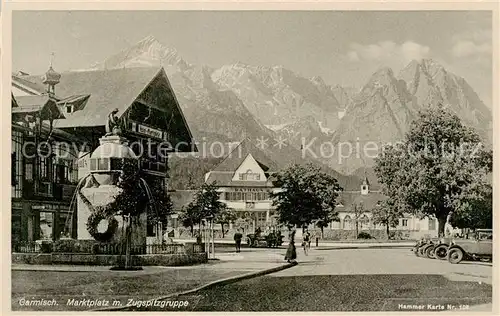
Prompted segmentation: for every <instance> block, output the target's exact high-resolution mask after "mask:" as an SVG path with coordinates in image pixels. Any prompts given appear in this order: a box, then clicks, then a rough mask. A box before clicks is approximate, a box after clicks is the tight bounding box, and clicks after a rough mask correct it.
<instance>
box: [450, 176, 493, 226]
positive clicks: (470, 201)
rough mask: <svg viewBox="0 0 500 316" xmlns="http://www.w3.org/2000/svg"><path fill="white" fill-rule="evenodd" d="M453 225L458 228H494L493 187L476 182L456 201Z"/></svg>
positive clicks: (452, 217)
mask: <svg viewBox="0 0 500 316" xmlns="http://www.w3.org/2000/svg"><path fill="white" fill-rule="evenodd" d="M454 205H455V211H454V212H453V214H452V216H451V224H452V225H453V226H454V227H458V228H472V229H476V228H490V229H491V228H493V208H492V205H493V187H492V185H491V184H489V183H484V182H482V181H474V182H472V183H470V184H469V185H468V186H467V187H466V188H465V189H464V190H463V191H462V192H461V196H459V197H456V199H455V200H454Z"/></svg>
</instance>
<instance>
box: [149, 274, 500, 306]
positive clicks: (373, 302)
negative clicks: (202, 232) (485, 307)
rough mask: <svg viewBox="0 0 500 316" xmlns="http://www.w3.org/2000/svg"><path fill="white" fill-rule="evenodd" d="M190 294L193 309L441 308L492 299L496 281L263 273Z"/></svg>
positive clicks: (396, 276)
mask: <svg viewBox="0 0 500 316" xmlns="http://www.w3.org/2000/svg"><path fill="white" fill-rule="evenodd" d="M191 298H192V299H193V300H192V302H193V303H194V304H190V306H189V307H188V308H187V310H194V311H401V310H409V311H412V310H413V311H414V310H425V311H436V310H447V309H448V310H449V309H452V308H456V309H460V308H462V309H467V306H471V307H472V306H473V305H478V304H485V303H491V301H492V287H491V285H487V284H479V283H477V282H459V281H450V280H448V279H447V278H445V277H444V276H442V275H324V276H297V277H293V276H292V277H270V276H263V277H258V278H254V279H250V280H245V281H242V282H237V283H233V284H228V285H223V286H215V287H213V288H210V289H206V290H202V291H199V292H197V293H195V294H194V295H193V296H191ZM178 299H180V300H187V301H189V300H190V297H189V296H186V297H179V298H178ZM408 305H415V306H408ZM155 310H160V309H155Z"/></svg>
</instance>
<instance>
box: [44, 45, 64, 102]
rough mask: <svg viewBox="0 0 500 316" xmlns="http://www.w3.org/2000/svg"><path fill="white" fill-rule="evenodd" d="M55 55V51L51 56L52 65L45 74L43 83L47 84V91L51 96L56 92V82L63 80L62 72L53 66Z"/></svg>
mask: <svg viewBox="0 0 500 316" xmlns="http://www.w3.org/2000/svg"><path fill="white" fill-rule="evenodd" d="M53 57H54V53H52V56H51V58H50V67H49V70H47V72H46V73H45V75H43V77H42V83H43V84H44V85H46V86H47V93H48V94H49V96H54V95H55V94H56V84H58V83H59V81H60V80H61V74H60V73H58V72H56V71H55V70H54V68H52V59H53Z"/></svg>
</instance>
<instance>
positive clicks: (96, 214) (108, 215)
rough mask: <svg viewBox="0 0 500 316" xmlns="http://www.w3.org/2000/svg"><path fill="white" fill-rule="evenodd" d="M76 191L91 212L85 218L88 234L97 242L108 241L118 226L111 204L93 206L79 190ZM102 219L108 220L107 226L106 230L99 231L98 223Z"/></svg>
mask: <svg viewBox="0 0 500 316" xmlns="http://www.w3.org/2000/svg"><path fill="white" fill-rule="evenodd" d="M77 191H78V195H79V196H80V198H81V199H82V201H83V203H84V204H85V205H86V206H87V207H88V209H89V210H90V212H91V213H90V216H89V218H88V219H87V231H88V232H89V234H90V236H92V237H93V238H94V239H95V240H97V241H99V242H107V241H110V240H111V239H112V238H113V236H114V235H115V233H116V231H117V229H118V226H119V224H118V221H117V220H116V218H115V217H114V216H113V205H112V204H108V205H106V206H97V207H94V206H93V205H92V203H90V201H89V200H88V199H87V197H86V196H85V195H84V194H83V193H82V192H81V190H77ZM103 220H106V221H107V222H108V227H107V229H106V231H104V232H99V230H98V227H99V223H101V221H103Z"/></svg>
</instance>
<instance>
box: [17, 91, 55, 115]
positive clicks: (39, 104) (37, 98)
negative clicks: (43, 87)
mask: <svg viewBox="0 0 500 316" xmlns="http://www.w3.org/2000/svg"><path fill="white" fill-rule="evenodd" d="M15 100H16V101H17V107H15V108H13V109H12V112H13V113H21V112H37V111H40V110H41V109H42V108H43V107H44V106H45V104H47V102H48V101H49V100H50V98H49V96H48V95H23V96H18V97H17V98H16V99H15Z"/></svg>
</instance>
